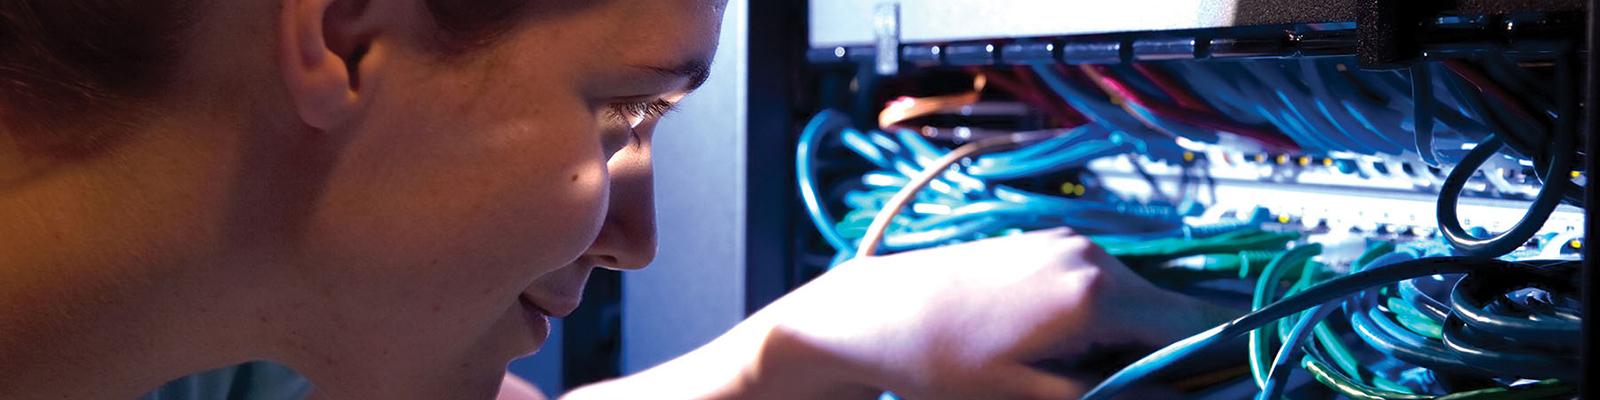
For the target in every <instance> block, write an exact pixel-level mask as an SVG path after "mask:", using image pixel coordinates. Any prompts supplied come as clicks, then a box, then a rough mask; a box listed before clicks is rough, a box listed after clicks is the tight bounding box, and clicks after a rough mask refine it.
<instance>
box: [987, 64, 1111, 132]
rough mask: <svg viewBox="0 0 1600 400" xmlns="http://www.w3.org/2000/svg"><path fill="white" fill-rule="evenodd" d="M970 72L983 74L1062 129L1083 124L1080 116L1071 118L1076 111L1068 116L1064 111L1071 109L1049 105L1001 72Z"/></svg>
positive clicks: (1042, 97) (1026, 86)
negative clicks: (1042, 112) (1040, 111)
mask: <svg viewBox="0 0 1600 400" xmlns="http://www.w3.org/2000/svg"><path fill="white" fill-rule="evenodd" d="M971 70H972V71H973V72H974V73H981V74H983V75H984V77H985V78H987V79H988V81H989V83H992V84H994V86H996V87H999V88H1000V90H1004V91H1006V92H1008V93H1011V95H1013V96H1016V97H1017V99H1018V100H1021V101H1022V102H1024V103H1027V104H1028V105H1030V106H1033V107H1034V108H1037V109H1039V110H1042V111H1044V113H1045V114H1046V115H1049V116H1050V119H1052V120H1054V121H1056V123H1059V124H1061V125H1062V126H1063V127H1074V126H1078V125H1082V124H1083V118H1082V117H1081V116H1079V117H1078V118H1073V117H1072V115H1073V114H1077V110H1072V111H1071V113H1072V114H1068V113H1067V112H1066V111H1064V110H1071V108H1068V107H1057V106H1055V105H1054V104H1051V102H1050V100H1049V99H1047V98H1045V97H1044V96H1043V95H1041V94H1040V93H1039V92H1037V91H1034V90H1030V88H1032V86H1029V85H1025V84H1022V83H1021V82H1017V81H1015V80H1012V79H1011V78H1010V77H1008V76H1006V75H1005V74H1004V73H1003V72H1001V71H981V70H978V69H977V68H973V69H971Z"/></svg>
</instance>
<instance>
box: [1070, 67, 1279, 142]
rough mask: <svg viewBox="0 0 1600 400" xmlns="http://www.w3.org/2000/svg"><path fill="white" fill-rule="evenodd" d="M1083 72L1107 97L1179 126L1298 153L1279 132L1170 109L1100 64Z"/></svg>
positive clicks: (1175, 108)
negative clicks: (1237, 136) (1138, 107)
mask: <svg viewBox="0 0 1600 400" xmlns="http://www.w3.org/2000/svg"><path fill="white" fill-rule="evenodd" d="M1083 71H1084V72H1085V73H1086V74H1088V75H1089V78H1090V79H1093V80H1094V81H1095V82H1096V83H1097V84H1099V85H1100V87H1102V88H1105V89H1106V90H1107V91H1108V92H1111V93H1110V94H1111V95H1114V96H1118V97H1121V98H1123V99H1127V100H1128V101H1132V102H1134V103H1136V104H1138V105H1139V106H1141V107H1144V108H1146V109H1149V110H1150V112H1151V113H1152V114H1155V115H1157V116H1159V117H1161V118H1167V119H1171V120H1174V121H1178V122H1179V123H1182V124H1186V125H1190V126H1194V127H1197V128H1200V129H1206V130H1213V131H1223V132H1230V133H1233V134H1236V135H1239V136H1244V137H1247V138H1250V139H1252V140H1255V141H1257V142H1260V143H1261V144H1262V145H1265V146H1267V147H1272V148H1276V149H1279V150H1284V151H1298V150H1299V149H1300V146H1299V145H1298V144H1296V143H1295V142H1294V141H1293V140H1290V139H1289V138H1288V137H1287V136H1284V135H1283V134H1281V133H1278V132H1275V131H1271V130H1268V129H1264V128H1260V127H1256V126H1252V125H1246V124H1241V123H1238V122H1235V121H1233V120H1230V119H1227V118H1222V117H1221V116H1219V115H1217V114H1215V113H1205V112H1195V111H1194V110H1187V109H1183V108H1180V107H1176V106H1173V105H1171V104H1167V103H1164V102H1161V101H1157V100H1156V99H1153V98H1150V97H1149V96H1146V95H1144V94H1143V93H1139V92H1138V91H1136V90H1133V89H1132V88H1129V87H1128V85H1127V84H1124V83H1123V82H1121V81H1118V80H1117V79H1116V77H1115V76H1113V75H1111V70H1110V68H1107V67H1106V66H1104V65H1085V66H1083Z"/></svg>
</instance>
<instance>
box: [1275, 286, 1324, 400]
mask: <svg viewBox="0 0 1600 400" xmlns="http://www.w3.org/2000/svg"><path fill="white" fill-rule="evenodd" d="M1339 302H1340V301H1339V300H1335V301H1330V302H1328V303H1324V304H1323V305H1320V306H1316V307H1312V308H1311V309H1310V310H1307V311H1306V312H1304V313H1303V314H1304V315H1305V316H1303V317H1301V318H1300V320H1299V321H1298V322H1295V324H1294V327H1293V328H1290V329H1289V337H1288V338H1287V339H1285V340H1284V341H1283V346H1281V347H1279V348H1278V355H1277V356H1274V357H1273V359H1272V369H1270V370H1269V371H1270V372H1268V373H1267V382H1266V385H1265V387H1263V388H1261V392H1260V393H1259V394H1257V395H1256V400H1276V399H1279V398H1281V397H1282V396H1283V385H1284V382H1285V381H1288V380H1289V373H1290V372H1292V371H1291V368H1293V367H1292V366H1291V365H1290V364H1292V363H1293V361H1292V360H1294V359H1297V358H1298V357H1297V356H1298V355H1299V354H1298V352H1297V351H1296V350H1298V349H1299V348H1300V343H1301V342H1304V341H1306V339H1308V338H1310V337H1311V332H1312V329H1311V328H1312V327H1313V326H1316V324H1318V323H1320V322H1322V320H1324V319H1327V318H1328V315H1329V314H1332V313H1333V311H1334V310H1336V309H1338V308H1339V307H1338V303H1339ZM1308 345H1309V344H1308Z"/></svg>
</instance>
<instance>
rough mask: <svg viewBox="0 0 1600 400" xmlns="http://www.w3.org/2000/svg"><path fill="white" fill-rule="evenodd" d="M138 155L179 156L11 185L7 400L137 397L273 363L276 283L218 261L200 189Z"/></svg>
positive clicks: (5, 266)
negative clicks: (269, 358)
mask: <svg viewBox="0 0 1600 400" xmlns="http://www.w3.org/2000/svg"><path fill="white" fill-rule="evenodd" d="M124 145H127V146H138V145H141V144H140V143H124ZM131 154H167V155H169V156H168V157H167V159H166V160H157V161H156V162H152V160H137V159H132V158H129V157H117V156H115V155H108V156H105V157H101V159H98V160H76V161H74V162H73V163H72V165H70V166H63V167H59V168H52V169H50V170H49V171H46V172H45V173H41V174H38V175H35V176H32V177H29V178H28V179H27V180H26V181H18V182H0V221H4V223H0V360H4V361H3V362H0V398H3V399H31V398H133V397H137V396H138V395H141V394H143V392H145V391H147V390H150V389H154V388H155V387H157V386H159V385H160V384H162V383H164V382H165V381H167V380H170V379H173V378H177V377H180V376H182V375H185V374H188V373H192V372H197V371H200V370H204V369H209V368H215V367H220V366H225V365H229V364H232V363H236V362H241V361H247V360H249V359H252V358H255V357H259V356H263V355H264V353H261V352H260V351H261V350H263V349H264V347H262V346H260V344H262V343H265V342H263V341H261V340H260V338H261V337H264V335H265V333H264V332H263V330H264V328H265V327H264V325H266V324H263V323H260V322H259V321H256V320H255V317H253V315H259V314H257V313H258V312H259V311H260V310H262V309H263V308H262V307H265V306H263V305H260V304H255V303H256V302H259V301H262V300H257V299H258V298H259V297H261V296H255V294H257V291H258V290H262V289H260V288H262V287H264V286H265V285H266V282H265V281H266V278H267V277H266V276H264V275H262V274H259V273H252V272H250V271H252V269H251V268H249V266H248V265H240V264H238V263H233V262H230V261H232V260H228V259H227V257H225V256H222V255H220V254H221V253H223V252H221V251H219V250H217V249H218V248H219V247H218V246H217V245H218V243H216V242H215V241H216V240H220V239H215V238H219V237H224V236H226V235H222V234H218V233H217V232H215V231H214V229H213V228H210V227H213V226H216V225H218V223H217V222H215V220H216V219H215V218H212V217H209V216H207V215H204V213H203V212H200V211H198V210H204V209H206V208H203V207H201V206H202V205H203V204H201V203H203V202H205V201H208V200H206V199H205V198H204V197H205V196H204V195H203V194H202V193H205V191H203V190H201V189H202V188H200V187H196V186H195V185H196V184H193V183H190V182H203V180H201V179H196V178H198V177H195V176H185V174H186V173H188V172H184V168H180V166H177V165H173V164H172V158H170V157H171V155H172V154H173V152H171V151H169V152H166V153H160V152H151V151H141V152H136V153H131ZM205 161H209V160H199V162H205ZM110 163H115V165H110Z"/></svg>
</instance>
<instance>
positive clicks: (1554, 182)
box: [797, 54, 1582, 399]
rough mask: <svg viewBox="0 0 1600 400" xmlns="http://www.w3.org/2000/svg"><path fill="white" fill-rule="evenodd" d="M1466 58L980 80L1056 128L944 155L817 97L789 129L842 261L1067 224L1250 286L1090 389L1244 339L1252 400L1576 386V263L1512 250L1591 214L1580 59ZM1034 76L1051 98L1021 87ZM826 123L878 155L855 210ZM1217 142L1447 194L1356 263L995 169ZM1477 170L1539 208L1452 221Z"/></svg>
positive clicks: (1038, 170) (1295, 240)
mask: <svg viewBox="0 0 1600 400" xmlns="http://www.w3.org/2000/svg"><path fill="white" fill-rule="evenodd" d="M1477 61H1478V62H1477V63H1476V64H1474V63H1468V62H1464V61H1460V60H1451V61H1444V62H1430V63H1419V64H1417V65H1416V66H1414V67H1412V68H1411V69H1410V70H1409V71H1406V72H1403V73H1402V72H1392V71H1391V72H1381V71H1380V72H1369V71H1355V70H1350V69H1347V68H1345V65H1346V63H1344V62H1342V61H1341V60H1338V59H1312V58H1305V59H1298V60H1288V61H1262V60H1255V61H1250V62H1241V63H1228V62H1189V63H1179V64H1160V65H1155V64H1137V65H1133V66H1130V67H1121V66H1079V67H1066V66H1060V65H1056V66H1042V65H1041V66H1034V67H1032V68H1031V69H1027V70H1020V71H1015V72H1016V75H1015V77H1006V76H1000V75H996V76H995V77H993V78H992V79H990V81H992V82H994V84H995V85H996V86H997V87H1001V88H1003V89H1006V90H1009V91H1012V92H1016V93H1013V95H1015V96H1016V97H1018V98H1019V99H1022V100H1024V101H1025V102H1026V103H1028V104H1030V105H1033V106H1035V107H1062V106H1064V107H1063V108H1061V109H1049V110H1046V111H1047V114H1048V115H1049V116H1050V119H1051V120H1052V121H1056V122H1058V123H1060V124H1062V125H1065V127H1063V128H1060V129H1056V130H1046V131H1032V132H1002V133H994V132H990V133H989V134H988V135H986V136H981V137H974V138H971V139H970V140H969V141H967V142H965V143H963V144H961V145H960V146H958V147H955V148H954V149H947V148H945V147H942V146H939V145H936V144H934V143H932V142H930V141H929V140H928V139H927V138H925V137H923V136H922V135H920V134H918V133H917V132H916V131H914V130H911V129H906V128H904V127H900V126H890V127H887V128H886V130H887V132H885V131H877V130H873V131H860V130H856V129H854V128H852V127H850V126H849V123H848V122H847V121H848V118H846V117H845V116H844V115H842V114H839V113H836V112H832V111H825V112H823V113H821V114H819V115H817V116H816V117H815V118H814V119H813V120H812V121H811V123H810V124H808V125H807V127H806V129H805V131H804V132H803V133H802V135H801V145H800V148H799V151H798V153H797V170H798V173H799V177H798V178H799V182H800V185H801V193H802V196H803V197H804V199H805V202H806V206H807V208H808V211H809V213H810V216H811V219H812V222H813V223H814V224H815V225H816V227H817V229H818V230H819V231H820V232H822V235H823V237H824V238H825V239H827V241H828V242H829V243H830V245H832V247H833V248H834V249H835V250H837V251H838V256H836V257H835V258H834V263H835V264H837V263H839V262H842V261H844V260H847V259H848V258H850V257H853V256H870V255H874V254H877V252H878V250H879V248H880V247H881V248H883V249H887V250H890V251H900V250H908V249H915V248H922V247H929V246H937V245H942V244H947V243H953V242H959V241H965V240H972V239H977V238H982V237H986V236H992V235H998V234H1006V233H1008V232H1019V231H1022V230H1029V229H1035V228H1042V227H1054V226H1071V227H1074V228H1076V229H1078V230H1079V231H1080V232H1084V233H1087V234H1091V236H1092V237H1093V238H1094V240H1095V241H1096V242H1097V243H1099V244H1101V245H1102V246H1103V247H1105V248H1106V249H1107V250H1108V252H1110V253H1111V254H1113V255H1115V256H1117V257H1119V258H1120V259H1123V260H1124V261H1125V262H1127V263H1129V264H1130V265H1133V266H1135V267H1136V268H1140V269H1141V270H1140V272H1141V273H1144V274H1145V275H1146V276H1152V277H1153V276H1156V275H1159V274H1163V273H1180V272H1181V274H1177V275H1174V276H1179V277H1180V278H1179V279H1180V280H1182V279H1188V280H1194V281H1198V280H1206V279H1218V278H1237V279H1244V280H1249V281H1251V282H1254V286H1253V287H1254V291H1253V293H1251V294H1250V297H1251V306H1252V312H1251V313H1250V314H1247V315H1245V316H1244V317H1240V318H1239V319H1236V320H1234V321H1232V322H1230V323H1228V324H1224V325H1222V326H1218V327H1216V328H1214V329H1212V330H1209V331H1206V332H1202V333H1200V334H1198V335H1195V336H1193V337H1191V338H1189V339H1186V340H1183V341H1180V342H1178V343H1175V344H1172V345H1171V346H1168V347H1167V348H1164V349H1162V350H1160V351H1157V352H1155V353H1153V354H1151V355H1150V356H1148V357H1146V358H1145V359H1142V360H1140V361H1138V362H1136V363H1134V364H1132V365H1130V366H1129V367H1127V368H1126V369H1124V370H1122V371H1121V372H1118V373H1117V374H1115V375H1113V376H1112V377H1111V378H1110V379H1108V380H1107V381H1105V382H1104V383H1102V384H1101V385H1100V386H1099V387H1097V388H1096V389H1095V390H1094V391H1092V392H1091V393H1090V394H1089V396H1087V397H1086V398H1091V399H1092V398H1106V397H1110V396H1112V395H1115V394H1116V393H1119V392H1120V391H1122V390H1123V389H1126V388H1128V387H1130V386H1131V385H1134V384H1136V383H1138V382H1140V381H1142V380H1144V379H1146V377H1147V376H1149V375H1150V374H1151V373H1153V372H1155V371H1157V370H1160V369H1161V368H1163V367H1165V366H1168V365H1171V364H1173V363H1176V362H1178V361H1179V360H1181V359H1182V358H1184V357H1185V356H1187V355H1190V354H1194V353H1197V352H1199V351H1201V350H1202V349H1204V348H1207V347H1212V346H1215V345H1217V344H1219V343H1222V342H1224V341H1226V340H1229V339H1230V338H1233V337H1238V336H1245V335H1248V336H1249V337H1250V339H1249V352H1250V357H1249V360H1250V363H1249V366H1250V372H1251V378H1250V379H1251V380H1253V381H1254V383H1256V385H1257V386H1258V388H1259V389H1261V391H1260V393H1259V396H1258V398H1260V399H1276V398H1280V397H1281V396H1282V394H1283V393H1284V392H1285V391H1286V390H1287V389H1288V388H1286V387H1285V386H1286V384H1287V382H1288V380H1287V377H1289V375H1290V374H1291V373H1293V372H1294V371H1304V372H1305V373H1308V374H1309V375H1310V376H1311V377H1312V378H1314V380H1315V381H1317V382H1319V383H1321V384H1323V385H1324V386H1326V387H1327V388H1329V389H1331V390H1333V391H1335V392H1337V393H1339V394H1342V395H1344V396H1347V397H1350V398H1357V399H1531V398H1545V397H1550V396H1559V395H1565V394H1570V393H1572V391H1573V390H1575V389H1574V387H1573V386H1572V385H1571V384H1570V383H1571V382H1575V381H1576V380H1578V379H1581V377H1579V376H1577V375H1576V374H1577V371H1578V368H1577V367H1576V365H1577V359H1576V358H1575V355H1574V354H1575V353H1576V351H1575V350H1574V349H1575V348H1576V346H1577V344H1576V341H1577V335H1578V325H1579V324H1580V317H1579V315H1578V311H1576V310H1577V308H1576V305H1575V302H1576V300H1574V299H1575V297H1576V296H1577V290H1576V287H1575V284H1573V283H1572V282H1573V279H1575V278H1574V276H1575V272H1574V271H1575V269H1576V267H1577V263H1576V262H1573V261H1565V260H1549V261H1525V260H1528V259H1531V258H1532V257H1543V258H1546V259H1548V258H1549V257H1550V256H1562V255H1563V254H1564V253H1563V252H1562V250H1561V249H1562V248H1563V246H1564V244H1565V243H1566V241H1567V240H1570V239H1571V237H1566V238H1565V239H1563V236H1560V235H1557V234H1547V235H1545V236H1542V237H1540V238H1538V241H1537V242H1538V243H1542V246H1543V248H1542V249H1527V247H1528V246H1527V244H1528V243H1530V239H1532V238H1534V237H1535V236H1536V235H1537V234H1538V232H1539V230H1540V229H1541V227H1542V226H1543V225H1544V222H1545V221H1546V220H1547V219H1548V218H1549V216H1550V215H1551V213H1552V212H1553V211H1554V210H1555V208H1556V207H1558V206H1559V205H1560V204H1561V203H1563V202H1565V203H1568V204H1573V205H1577V206H1580V207H1581V206H1582V203H1581V199H1580V198H1579V197H1580V196H1577V194H1578V193H1579V191H1578V190H1574V188H1575V187H1576V186H1577V185H1576V184H1575V183H1574V182H1572V178H1575V177H1576V176H1577V172H1575V171H1574V165H1575V164H1576V162H1575V161H1574V160H1575V159H1576V157H1577V155H1576V154H1575V151H1574V150H1573V149H1575V148H1577V147H1579V146H1577V144H1578V138H1577V134H1576V126H1577V125H1576V123H1575V122H1574V118H1572V117H1571V116H1573V115H1576V112H1577V110H1576V104H1577V103H1576V101H1575V95H1574V94H1573V92H1572V88H1575V87H1576V86H1577V85H1575V84H1573V82H1575V79H1574V77H1573V71H1572V63H1571V61H1570V60H1567V59H1566V58H1563V59H1561V60H1558V61H1557V62H1556V63H1554V64H1553V65H1554V67H1553V68H1552V69H1551V70H1552V71H1553V72H1554V78H1555V79H1554V84H1551V83H1550V80H1546V79H1541V78H1540V77H1539V76H1537V75H1535V74H1533V73H1531V72H1529V71H1528V70H1527V69H1525V68H1522V67H1520V66H1518V65H1516V64H1515V63H1514V62H1512V61H1511V60H1509V59H1506V58H1505V57H1504V56H1501V55H1494V54H1489V55H1485V56H1482V58H1481V59H1480V60H1477ZM1028 72H1032V73H1033V75H1028V74H1027V73H1028ZM1030 78H1036V79H1037V82H1038V83H1042V85H1043V87H1044V88H1045V89H1048V93H1050V94H1052V95H1053V97H1052V96H1048V95H1046V94H1044V92H1040V91H1037V90H1034V89H1031V88H1028V87H1027V83H1024V82H1027V81H1029V80H1030ZM978 81H979V82H983V81H984V80H983V79H979V80H978ZM1185 83H1186V84H1187V85H1188V86H1185ZM980 90H981V89H980ZM970 96H972V98H976V94H971V95H970ZM1551 97H1554V100H1553V101H1552V100H1550V98H1551ZM898 121H901V119H895V120H893V121H892V122H895V123H898ZM830 136H837V140H838V142H839V143H841V144H842V145H843V146H844V147H846V148H848V149H849V150H851V151H852V152H854V153H855V154H857V155H859V156H860V157H862V158H863V159H865V160H867V161H868V162H869V163H871V164H872V165H873V166H876V167H877V170H875V171H872V172H868V173H866V174H864V175H863V176H862V180H861V183H862V186H864V187H865V189H861V190H854V191H851V192H849V193H847V194H846V195H845V196H844V199H843V200H844V203H845V204H846V205H847V206H848V207H849V209H850V211H849V212H848V213H847V214H846V215H845V216H844V217H843V218H842V219H841V220H838V221H836V220H834V219H833V218H832V217H831V215H830V214H829V213H828V212H827V210H826V208H825V207H824V200H823V198H822V195H821V193H820V191H819V189H818V187H817V182H816V178H815V171H814V169H813V167H812V164H813V163H814V162H815V157H816V152H817V150H818V148H819V147H820V146H821V145H822V144H823V143H824V142H825V141H826V138H828V137H830ZM1216 147H1224V148H1228V149H1230V150H1231V151H1235V152H1239V153H1247V152H1248V153H1255V154H1258V156H1257V157H1261V155H1259V154H1265V153H1259V152H1276V153H1277V154H1279V155H1278V156H1277V157H1280V158H1283V157H1285V156H1286V154H1287V153H1294V152H1299V153H1300V154H1307V155H1318V156H1327V157H1326V158H1325V159H1330V160H1331V159H1332V158H1334V157H1341V158H1342V159H1350V160H1385V161H1384V164H1381V165H1380V164H1377V163H1371V162H1370V161H1365V162H1358V163H1356V164H1355V168H1349V169H1348V170H1346V171H1345V172H1346V173H1350V174H1357V175H1361V176H1369V177H1370V176H1373V175H1377V174H1404V175H1409V176H1410V177H1412V178H1413V179H1414V180H1413V182H1415V184H1416V186H1417V188H1419V189H1429V190H1433V189H1437V190H1439V191H1440V200H1439V208H1438V210H1439V211H1438V215H1437V217H1438V220H1439V226H1440V229H1439V231H1440V236H1439V239H1440V240H1438V241H1434V240H1421V241H1417V242H1412V243H1405V244H1403V245H1402V246H1398V248H1397V246H1395V245H1394V244H1391V243H1386V242H1375V243H1372V244H1371V246H1369V247H1368V248H1367V249H1366V251H1364V252H1362V253H1361V254H1360V256H1359V257H1355V260H1354V261H1353V262H1349V264H1348V265H1334V264H1325V262H1327V260H1328V259H1330V258H1324V257H1321V253H1322V251H1323V247H1322V246H1320V245H1318V244H1315V243H1312V242H1310V241H1308V240H1307V238H1306V236H1305V235H1302V234H1301V233H1300V232H1295V231H1277V230H1281V229H1282V227H1276V228H1273V229H1271V230H1268V229H1263V227H1266V226H1269V225H1270V224H1269V223H1266V222H1265V221H1263V220H1261V219H1259V218H1253V217H1242V219H1239V220H1231V221H1221V222H1216V223H1212V224H1209V225H1186V224H1183V223H1182V221H1183V216H1184V215H1194V214H1192V213H1187V212H1180V207H1179V206H1180V205H1187V204H1188V203H1187V202H1186V201H1185V200H1186V199H1182V198H1178V199H1171V201H1165V202H1156V203H1153V204H1138V203H1134V202H1131V201H1128V200H1125V199H1123V198H1119V197H1117V196H1116V195H1115V194H1113V193H1111V192H1110V191H1108V190H1085V189H1083V188H1081V187H1080V188H1079V189H1076V192H1075V193H1074V192H1070V191H1065V190H1064V192H1068V193H1074V194H1076V197H1069V196H1070V195H1069V196H1050V195H1044V194H1040V193H1034V192H1028V191H1024V190H1019V189H1017V188H1015V187H1010V186H1007V185H1006V184H1004V183H1002V182H1003V181H1007V180H1013V179H1023V178H1029V177H1037V176H1042V175H1047V174H1052V173H1056V172H1060V171H1067V170H1082V169H1083V168H1084V167H1085V166H1086V165H1087V164H1088V163H1089V162H1090V161H1092V160H1095V159H1100V158H1105V157H1112V156H1121V155H1128V154H1133V155H1136V156H1137V157H1142V158H1145V159H1147V160H1154V161H1157V162H1169V163H1178V162H1180V161H1178V160H1180V159H1182V160H1184V162H1187V161H1190V159H1188V157H1192V156H1191V154H1192V153H1191V151H1192V149H1195V148H1216ZM1396 160H1398V161H1396ZM1529 162H1531V164H1524V163H1529ZM1280 164H1282V162H1281V161H1280ZM1369 164H1371V165H1369ZM1519 164H1520V165H1519ZM1524 165H1532V166H1533V168H1531V170H1532V175H1533V177H1534V178H1535V179H1536V180H1537V181H1538V182H1539V183H1541V185H1539V187H1538V188H1537V189H1527V188H1525V187H1523V186H1518V185H1515V184H1512V183H1510V182H1509V181H1508V179H1507V177H1508V176H1509V175H1512V173H1513V172H1515V173H1520V172H1521V171H1522V170H1523V169H1524V167H1523V166H1524ZM1138 166H1139V164H1138V163H1134V167H1136V168H1137V167H1138ZM1391 167H1393V168H1391ZM1483 167H1489V168H1490V169H1489V170H1486V171H1485V173H1483V174H1482V176H1483V178H1482V179H1481V182H1482V185H1483V186H1484V187H1485V188H1487V189H1485V190H1489V191H1492V192H1494V193H1498V194H1500V195H1504V196H1512V197H1532V200H1533V201H1532V205H1531V206H1530V208H1529V211H1528V212H1527V213H1526V215H1525V216H1524V217H1523V218H1522V219H1521V220H1520V221H1519V222H1518V223H1517V224H1516V225H1515V226H1514V227H1512V228H1511V229H1509V230H1507V231H1505V232H1503V233H1499V234H1493V235H1491V234H1489V233H1488V232H1484V230H1483V229H1481V228H1472V229H1469V228H1467V227H1464V226H1462V224H1461V223H1460V221H1459V220H1458V216H1457V215H1456V213H1455V208H1456V205H1457V203H1458V199H1457V197H1458V196H1460V194H1461V193H1462V192H1463V191H1464V190H1465V188H1466V187H1467V186H1468V182H1469V181H1471V180H1473V179H1474V177H1475V176H1477V175H1479V174H1478V170H1479V169H1480V168H1483ZM1445 169H1448V171H1447V173H1445V174H1444V176H1440V175H1439V173H1438V172H1437V171H1440V170H1445ZM1139 172H1140V173H1143V171H1142V170H1139ZM1145 176H1146V179H1147V180H1150V181H1151V183H1152V187H1153V188H1155V189H1154V190H1153V191H1154V192H1156V193H1157V194H1159V193H1160V189H1159V188H1158V187H1157V186H1156V184H1155V182H1154V180H1153V179H1152V178H1149V175H1148V174H1146V175H1145ZM1187 176H1188V175H1187V171H1186V173H1185V177H1186V178H1187ZM1092 181H1093V177H1092V175H1090V177H1089V178H1088V179H1086V180H1085V182H1086V184H1092V183H1091V182H1092ZM1096 189H1099V188H1096ZM1180 192H1182V190H1180ZM1158 197H1160V196H1158ZM1213 197H1215V196H1213ZM1186 211H1187V210H1186ZM1568 236H1570V235H1568ZM1574 243H1575V242H1574ZM1350 254H1351V255H1353V252H1352V253H1350ZM1496 257H1501V258H1505V259H1508V260H1524V261H1515V262H1513V261H1505V260H1497V259H1494V258H1496ZM1343 259H1345V260H1348V259H1349V257H1348V256H1346V257H1344V258H1343ZM1342 262H1344V261H1341V263H1342ZM1357 343H1359V344H1361V345H1362V346H1353V345H1352V344H1357Z"/></svg>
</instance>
